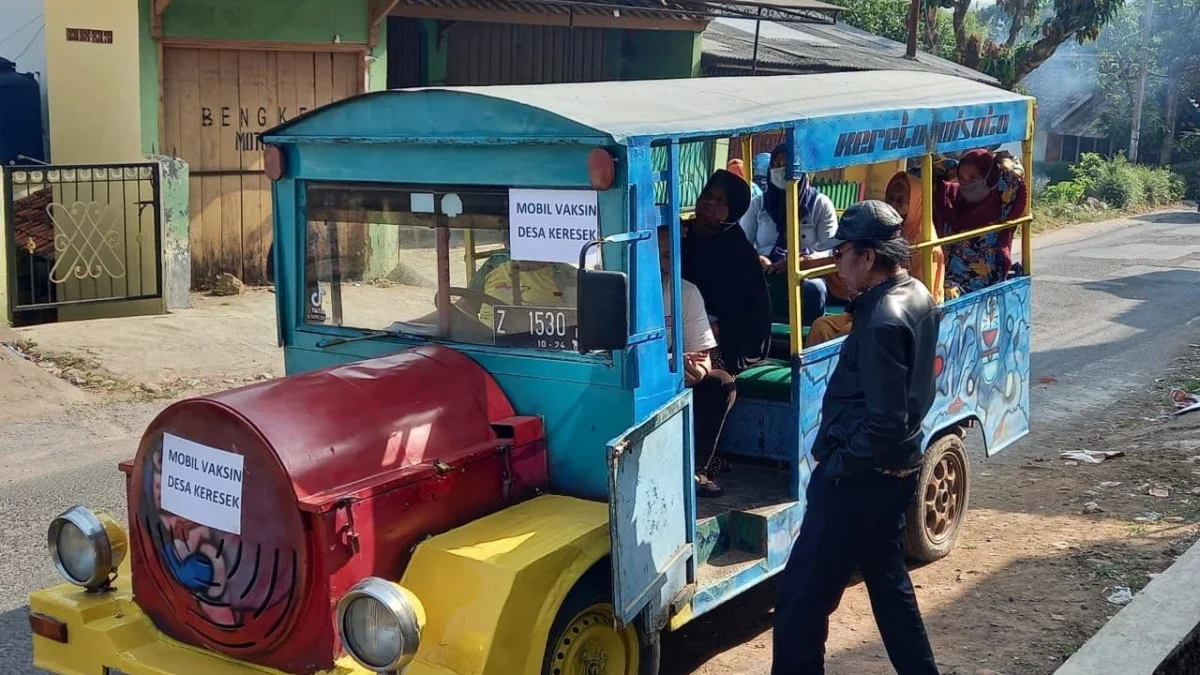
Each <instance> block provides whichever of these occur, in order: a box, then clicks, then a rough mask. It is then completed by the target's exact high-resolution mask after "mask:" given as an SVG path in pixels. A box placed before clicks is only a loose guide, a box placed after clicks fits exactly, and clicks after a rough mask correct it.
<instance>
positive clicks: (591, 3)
mask: <svg viewBox="0 0 1200 675" xmlns="http://www.w3.org/2000/svg"><path fill="white" fill-rule="evenodd" d="M405 6H408V7H421V8H426V9H458V10H490V11H501V12H515V13H519V14H557V15H567V14H575V15H582V16H613V15H614V13H616V12H619V13H620V15H621V16H625V17H631V18H671V19H677V20H689V19H691V20H694V19H704V18H711V17H714V16H746V15H748V14H753V13H755V12H758V11H760V9H761V10H763V11H764V12H765V14H766V15H767V16H769V17H771V18H778V19H781V20H806V19H808V20H816V21H820V22H832V21H833V16H834V15H836V14H837V13H838V12H841V11H845V10H844V9H843V8H842V7H839V6H837V5H834V4H831V3H828V2H823V1H822V0H401V2H400V3H399V4H398V5H397V7H396V8H395V9H393V10H392V13H393V14H399V15H402V14H403V13H404V7H405Z"/></svg>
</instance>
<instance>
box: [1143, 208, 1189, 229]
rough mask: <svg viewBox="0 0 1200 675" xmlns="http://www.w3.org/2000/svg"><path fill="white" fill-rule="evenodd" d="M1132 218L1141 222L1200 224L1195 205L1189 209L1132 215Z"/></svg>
mask: <svg viewBox="0 0 1200 675" xmlns="http://www.w3.org/2000/svg"><path fill="white" fill-rule="evenodd" d="M1130 220H1136V221H1137V222H1139V223H1170V224H1174V225H1191V224H1193V223H1195V224H1200V213H1198V212H1197V211H1196V209H1195V207H1193V208H1192V209H1191V210H1189V211H1170V212H1167V213H1147V214H1145V215H1141V216H1132V217H1131V218H1130Z"/></svg>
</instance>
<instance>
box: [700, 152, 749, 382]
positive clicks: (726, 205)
mask: <svg viewBox="0 0 1200 675" xmlns="http://www.w3.org/2000/svg"><path fill="white" fill-rule="evenodd" d="M749 206H750V186H749V185H747V184H746V181H744V180H742V179H741V178H738V177H737V176H736V175H734V174H732V173H730V172H729V171H725V170H717V171H716V172H715V173H714V174H713V175H712V177H711V178H709V180H708V183H707V184H706V185H705V186H704V190H703V191H702V192H701V193H700V197H699V198H698V199H697V200H696V215H695V217H694V218H693V219H692V220H691V221H689V222H688V223H686V226H687V236H686V237H684V239H683V241H682V242H681V244H680V257H681V264H682V267H683V278H684V279H687V280H688V281H690V282H692V283H693V284H695V285H696V287H697V288H698V289H700V295H701V296H702V297H703V298H704V304H705V306H706V307H707V308H708V313H709V314H710V315H711V316H712V317H713V319H714V323H715V324H716V326H715V328H716V330H715V331H714V332H715V333H716V337H717V348H716V349H715V350H714V353H713V356H714V361H715V362H716V363H715V364H714V367H716V368H720V369H721V370H724V371H726V372H728V373H730V374H733V375H736V374H737V373H739V372H741V371H743V370H745V369H746V368H748V367H750V366H752V365H754V364H755V363H757V362H758V361H761V360H762V359H763V358H765V357H766V355H767V348H768V347H769V346H770V343H771V299H770V296H769V295H768V294H767V283H766V279H765V278H764V277H763V273H762V267H761V265H759V262H758V255H757V254H756V253H755V251H754V247H753V246H751V245H750V242H749V241H748V240H747V239H746V235H745V233H743V232H742V229H741V228H740V227H739V226H738V219H739V218H741V217H742V215H744V214H745V212H746V209H747V208H749Z"/></svg>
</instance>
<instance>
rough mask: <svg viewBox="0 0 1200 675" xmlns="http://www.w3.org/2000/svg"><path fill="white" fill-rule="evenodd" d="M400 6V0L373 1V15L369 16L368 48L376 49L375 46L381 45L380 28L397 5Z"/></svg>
mask: <svg viewBox="0 0 1200 675" xmlns="http://www.w3.org/2000/svg"><path fill="white" fill-rule="evenodd" d="M398 4H400V0H371V13H370V15H369V16H368V18H367V20H368V22H369V23H368V24H367V46H368V47H370V48H371V49H375V45H377V44H379V26H380V24H382V23H383V22H384V21H385V20H386V19H387V17H388V14H391V12H392V10H393V9H395V8H396V5H398Z"/></svg>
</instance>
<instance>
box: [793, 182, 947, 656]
mask: <svg viewBox="0 0 1200 675" xmlns="http://www.w3.org/2000/svg"><path fill="white" fill-rule="evenodd" d="M901 220H902V219H901V218H900V215H899V214H897V213H896V211H895V209H893V208H892V207H891V206H888V205H887V204H885V203H883V202H880V201H873V200H872V201H866V202H862V203H860V204H856V205H854V206H852V207H850V208H849V209H847V210H846V212H845V213H844V214H843V215H842V219H841V223H840V224H839V225H838V231H837V234H836V236H835V239H834V240H833V241H831V242H828V244H827V246H828V247H830V248H833V251H834V260H835V261H836V262H837V265H838V274H840V275H841V277H842V279H844V280H845V281H846V285H847V286H848V287H849V288H850V290H851V291H852V292H855V293H857V294H858V295H857V297H856V298H855V299H854V302H853V303H852V305H851V307H852V309H853V311H854V328H853V329H852V330H851V332H850V335H849V336H848V337H847V338H846V341H845V342H844V343H843V344H842V351H841V357H840V360H839V361H838V365H837V367H836V368H835V369H834V371H833V375H832V376H831V377H830V380H829V384H828V386H827V388H826V390H825V400H824V402H823V405H822V409H821V428H820V430H819V431H818V434H817V439H816V442H815V444H814V446H813V458H814V459H815V460H816V461H817V462H818V465H817V468H816V469H815V470H814V471H813V474H812V477H811V479H810V480H809V485H808V502H807V510H806V512H805V515H804V523H803V524H802V525H801V528H800V536H799V537H798V538H797V539H796V544H795V546H794V547H793V548H792V554H791V557H790V558H789V560H788V564H787V568H786V569H785V570H784V573H783V578H782V580H781V581H780V585H779V597H778V601H777V602H776V607H775V650H774V664H773V666H772V671H771V672H772V673H773V675H822V674H823V673H824V672H825V666H824V661H825V658H824V656H825V640H826V638H827V636H828V633H829V615H830V614H832V613H833V611H834V610H835V609H837V606H838V603H839V602H840V601H841V598H842V591H843V589H844V588H845V586H846V584H847V582H848V581H849V580H850V576H851V574H853V573H854V570H855V569H860V570H861V571H862V576H863V581H865V582H866V586H867V593H868V594H869V595H870V598H871V608H872V609H873V610H874V612H875V621H876V624H877V625H878V626H879V633H880V635H881V636H882V638H883V643H884V646H885V647H886V648H887V652H888V656H889V657H890V658H891V661H892V666H893V667H894V668H895V669H896V671H897V672H898V673H900V675H937V672H938V670H937V664H936V663H935V661H934V658H933V650H932V648H931V647H930V645H929V637H928V636H927V635H926V633H925V625H924V622H923V621H922V620H921V613H920V610H919V609H918V607H917V599H916V595H915V593H914V592H913V586H912V581H911V580H910V579H909V576H908V570H907V569H906V568H905V566H904V544H903V541H904V539H903V535H904V512H905V510H907V508H908V506H909V503H910V502H911V501H912V499H913V498H914V496H915V494H916V490H917V481H918V479H919V474H920V470H921V459H922V441H923V433H922V430H921V424H922V421H923V420H924V418H925V415H926V413H928V412H929V408H930V407H931V406H932V405H933V399H934V395H935V392H936V382H935V379H934V372H933V362H934V357H935V351H936V343H937V335H938V328H939V323H940V320H941V315H940V312H939V310H938V308H937V306H936V305H935V304H934V301H933V298H932V297H931V296H930V294H929V291H928V290H927V289H926V288H925V286H923V285H922V284H921V282H920V281H917V280H915V279H913V278H912V277H910V276H909V275H908V272H907V271H906V270H905V265H906V264H907V262H908V260H909V258H910V256H911V251H910V249H909V245H908V242H906V241H905V240H904V239H903V238H902V237H901V236H900V234H899V229H900V223H901Z"/></svg>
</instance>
